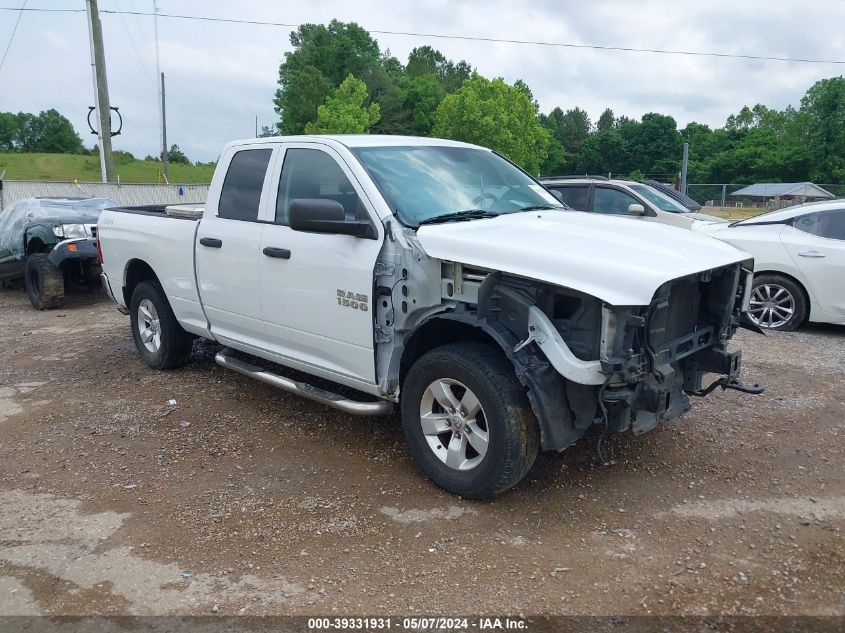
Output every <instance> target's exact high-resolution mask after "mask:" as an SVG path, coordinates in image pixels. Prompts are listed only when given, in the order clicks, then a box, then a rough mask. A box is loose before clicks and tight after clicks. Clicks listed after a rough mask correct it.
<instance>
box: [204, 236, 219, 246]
mask: <svg viewBox="0 0 845 633" xmlns="http://www.w3.org/2000/svg"><path fill="white" fill-rule="evenodd" d="M200 244H202V245H203V246H208V247H210V248H220V247H221V246H223V240H218V239H217V238H216V237H202V238H200Z"/></svg>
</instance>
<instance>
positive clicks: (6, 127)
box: [0, 112, 18, 152]
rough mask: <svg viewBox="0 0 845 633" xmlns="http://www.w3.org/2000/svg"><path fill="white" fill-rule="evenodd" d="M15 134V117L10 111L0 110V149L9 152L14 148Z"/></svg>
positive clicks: (16, 128) (16, 130) (16, 121)
mask: <svg viewBox="0 0 845 633" xmlns="http://www.w3.org/2000/svg"><path fill="white" fill-rule="evenodd" d="M17 135H18V119H17V117H16V116H15V115H14V114H12V113H11V112H0V151H2V152H11V151H12V150H14V149H15V139H16V138H17Z"/></svg>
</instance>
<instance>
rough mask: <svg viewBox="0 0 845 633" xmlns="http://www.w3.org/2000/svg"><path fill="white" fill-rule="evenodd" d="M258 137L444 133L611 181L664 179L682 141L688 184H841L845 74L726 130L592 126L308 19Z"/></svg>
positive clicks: (499, 83)
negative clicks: (272, 124) (273, 115)
mask: <svg viewBox="0 0 845 633" xmlns="http://www.w3.org/2000/svg"><path fill="white" fill-rule="evenodd" d="M290 41H291V44H292V45H293V50H292V51H290V52H287V53H285V57H284V61H283V62H282V63H281V65H280V67H279V82H278V90H277V91H276V95H275V99H274V104H275V109H276V112H277V113H278V114H279V117H280V118H279V122H278V123H277V126H276V128H275V129H269V128H265V132H266V133H267V134H271V133H281V134H302V133H306V132H308V133H374V134H411V135H420V136H442V137H446V138H451V139H455V140H462V141H468V142H472V143H477V144H479V145H484V146H487V147H491V148H492V149H495V150H497V151H499V152H501V153H502V154H504V155H505V156H507V157H508V158H510V159H511V160H513V161H514V162H516V163H518V164H520V165H521V166H523V167H524V168H526V169H527V170H529V171H531V172H533V173H541V174H543V175H559V174H585V173H591V174H608V173H611V174H618V175H623V176H628V177H631V178H645V177H654V178H657V179H660V180H671V179H672V178H674V177H675V175H676V174H678V173H679V171H680V164H681V153H682V147H683V144H684V142H688V143H689V144H690V165H689V180H690V181H693V182H732V183H746V182H755V181H774V182H777V181H784V182H785V181H804V180H814V181H816V182H823V183H833V182H845V79H843V78H842V77H832V78H830V79H823V80H821V81H819V82H817V83H815V84H814V85H813V86H811V87H810V89H809V90H808V91H807V93H806V94H805V95H804V97H803V98H802V99H801V103H800V107H798V108H795V107H792V106H790V107H787V108H786V109H785V110H783V111H779V110H774V109H771V108H768V107H766V106H764V105H762V104H757V105H755V106H753V107H747V106H746V107H743V108H742V109H741V110H740V111H739V112H738V113H737V114H734V115H731V116H729V117H728V119H727V121H726V122H725V125H724V126H723V127H719V128H711V127H709V126H707V125H704V124H702V123H697V122H692V123H689V124H688V125H686V126H685V127H684V128H682V129H678V125H677V122H676V121H675V119H674V118H673V117H671V116H668V115H665V114H660V113H656V112H650V113H647V114H645V115H643V116H642V117H641V118H640V119H639V120H636V119H632V118H629V117H627V116H624V115H622V116H617V115H616V114H615V113H614V112H613V110H611V109H610V108H607V109H606V110H605V111H604V112H603V113H602V114H601V115H600V116H599V117H598V119H597V120H596V121H595V122H593V121H591V119H590V116H589V114H588V113H587V112H586V111H585V110H583V109H581V108H578V107H574V108H571V109H568V110H566V111H564V110H563V109H561V108H559V107H556V108H554V109H552V110H551V111H550V112H548V113H543V112H540V109H539V105H538V103H537V102H536V100H535V99H534V97H533V94H532V91H531V89H530V88H529V86H527V85H526V84H525V82H523V81H521V80H517V81H516V82H515V83H514V84H513V85H509V84H507V83H505V82H504V80H503V79H501V78H495V79H488V78H485V77H482V76H481V75H480V74H478V72H477V71H476V70H475V69H474V68H473V67H472V66H471V65H470V64H469V63H468V62H466V61H464V60H461V61H458V62H454V61H452V60H449V59H447V58H446V57H445V56H444V55H443V54H442V53H441V52H439V51H437V50H436V49H434V48H432V47H430V46H421V47H418V48H415V49H413V50H412V51H411V53H410V55H409V56H408V60H407V62H406V63H405V64H402V62H401V61H400V60H399V59H397V58H396V57H395V56H393V55H391V54H390V51H389V50H387V51H384V52H382V51H381V50H380V48H379V45H378V42H376V40H375V39H373V38H372V37H371V36H370V34H369V33H368V32H367V31H366V30H365V29H364V28H362V27H361V26H359V25H358V24H355V23H354V22H349V23H344V22H340V21H338V20H333V21H332V22H330V23H329V24H328V25H322V24H306V25H302V26H300V27H299V28H298V29H297V30H296V31H293V32H292V33H291V35H290Z"/></svg>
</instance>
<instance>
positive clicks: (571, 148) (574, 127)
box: [558, 107, 591, 154]
mask: <svg viewBox="0 0 845 633" xmlns="http://www.w3.org/2000/svg"><path fill="white" fill-rule="evenodd" d="M558 127H559V128H560V140H561V142H562V143H563V147H564V149H566V151H567V152H570V153H572V154H580V153H581V149H582V148H583V147H584V141H586V140H587V137H588V136H589V135H590V129H591V128H590V115H589V114H587V112H586V110H582V109H581V108H577V107H576V108H572V109H571V110H567V111H566V112H564V113H563V115H562V116H560V117H559V119H558Z"/></svg>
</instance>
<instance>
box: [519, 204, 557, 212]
mask: <svg viewBox="0 0 845 633" xmlns="http://www.w3.org/2000/svg"><path fill="white" fill-rule="evenodd" d="M566 208H567V207H565V206H563V205H562V204H532V205H531V206H528V207H519V209H517V211H553V210H555V209H562V210H566Z"/></svg>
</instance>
